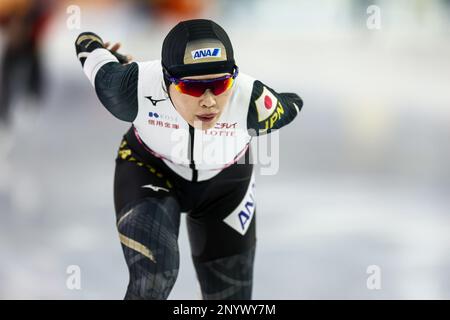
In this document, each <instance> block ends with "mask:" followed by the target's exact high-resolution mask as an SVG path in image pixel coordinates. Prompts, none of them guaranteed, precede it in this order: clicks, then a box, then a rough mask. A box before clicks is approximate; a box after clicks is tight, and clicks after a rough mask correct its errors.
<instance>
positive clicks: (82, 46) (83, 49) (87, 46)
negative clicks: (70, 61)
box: [75, 32, 132, 65]
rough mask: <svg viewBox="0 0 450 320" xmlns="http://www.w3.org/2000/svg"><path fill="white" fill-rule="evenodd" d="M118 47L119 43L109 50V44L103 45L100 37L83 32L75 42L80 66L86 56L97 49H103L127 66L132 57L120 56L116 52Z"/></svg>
mask: <svg viewBox="0 0 450 320" xmlns="http://www.w3.org/2000/svg"><path fill="white" fill-rule="evenodd" d="M120 46H121V44H120V43H116V44H114V45H113V46H112V47H111V48H109V47H110V43H109V42H106V43H103V40H102V38H100V36H98V35H97V34H95V33H93V32H83V33H81V34H80V35H79V36H78V38H77V40H76V41H75V48H76V52H77V56H78V59H79V60H80V62H81V64H82V65H84V62H85V60H86V58H87V56H88V54H89V53H90V52H92V51H94V50H95V49H98V48H105V49H107V50H109V51H110V52H111V53H112V54H113V55H114V56H115V57H116V58H117V60H119V63H121V64H127V63H129V62H131V60H132V57H131V56H130V55H122V54H120V53H118V52H117V50H118V49H119V48H120Z"/></svg>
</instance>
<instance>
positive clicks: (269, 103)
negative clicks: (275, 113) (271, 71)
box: [264, 95, 272, 109]
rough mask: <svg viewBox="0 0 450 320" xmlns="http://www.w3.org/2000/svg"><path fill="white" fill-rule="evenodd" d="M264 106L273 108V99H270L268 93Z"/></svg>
mask: <svg viewBox="0 0 450 320" xmlns="http://www.w3.org/2000/svg"><path fill="white" fill-rule="evenodd" d="M264 106H265V107H266V109H270V108H272V99H270V97H269V96H267V95H266V96H265V97H264Z"/></svg>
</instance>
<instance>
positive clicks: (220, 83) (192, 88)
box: [176, 77, 234, 97]
mask: <svg viewBox="0 0 450 320" xmlns="http://www.w3.org/2000/svg"><path fill="white" fill-rule="evenodd" d="M233 81H234V79H233V78H231V77H230V78H227V79H221V80H216V81H208V82H189V81H180V82H179V83H178V84H177V85H176V88H177V90H178V91H180V92H181V93H184V94H188V95H190V96H194V97H200V96H202V95H203V93H204V92H205V91H206V89H211V91H212V92H213V94H214V95H216V96H217V95H219V94H221V93H223V92H225V91H226V90H228V89H229V88H230V87H231V85H232V84H233Z"/></svg>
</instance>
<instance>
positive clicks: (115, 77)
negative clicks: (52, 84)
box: [75, 32, 138, 122]
mask: <svg viewBox="0 0 450 320" xmlns="http://www.w3.org/2000/svg"><path fill="white" fill-rule="evenodd" d="M75 48H76V52H77V56H78V59H79V60H80V62H81V65H82V67H83V70H84V73H85V74H86V76H87V77H88V79H89V81H90V82H91V83H92V85H93V86H94V88H95V92H96V93H97V96H98V98H99V99H100V101H101V103H102V104H103V105H104V106H105V108H106V109H108V111H109V112H111V113H112V114H113V115H114V116H115V117H116V118H118V119H120V120H124V121H128V122H133V121H134V119H135V118H136V116H137V112H138V101H137V83H138V65H137V63H135V62H133V63H129V64H121V63H120V62H119V60H118V59H117V57H120V55H119V54H117V53H115V54H113V53H111V51H110V50H107V49H106V48H105V45H104V43H103V40H102V39H101V38H100V37H99V36H98V35H96V34H95V33H92V32H83V33H81V34H80V35H79V36H78V38H77V40H76V41H75ZM121 62H122V63H126V61H121Z"/></svg>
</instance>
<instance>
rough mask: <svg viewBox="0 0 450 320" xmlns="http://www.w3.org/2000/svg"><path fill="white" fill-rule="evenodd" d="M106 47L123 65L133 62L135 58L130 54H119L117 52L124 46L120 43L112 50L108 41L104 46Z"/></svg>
mask: <svg viewBox="0 0 450 320" xmlns="http://www.w3.org/2000/svg"><path fill="white" fill-rule="evenodd" d="M104 46H105V48H106V49H108V50H109V51H111V53H112V54H113V55H114V56H115V57H116V58H117V60H119V63H121V64H127V63H130V62H131V61H132V60H133V57H132V56H131V55H129V54H125V55H123V54H120V53H118V52H117V50H119V48H120V47H121V46H122V44H121V43H120V42H116V43H115V44H114V45H113V46H112V47H111V48H109V47H110V42H109V41H108V42H106V43H105V44H104Z"/></svg>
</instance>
